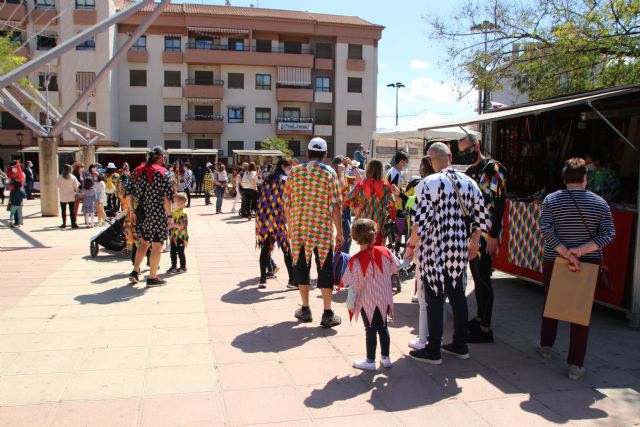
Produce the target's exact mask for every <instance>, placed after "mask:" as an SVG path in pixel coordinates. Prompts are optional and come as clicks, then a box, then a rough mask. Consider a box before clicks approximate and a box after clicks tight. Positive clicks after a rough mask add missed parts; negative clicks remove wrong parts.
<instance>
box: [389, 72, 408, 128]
mask: <svg viewBox="0 0 640 427" xmlns="http://www.w3.org/2000/svg"><path fill="white" fill-rule="evenodd" d="M387 87H395V88H396V126H398V89H400V88H401V87H405V85H403V84H402V83H400V82H395V83H389V84H388V85H387Z"/></svg>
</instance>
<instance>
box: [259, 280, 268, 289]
mask: <svg viewBox="0 0 640 427" xmlns="http://www.w3.org/2000/svg"><path fill="white" fill-rule="evenodd" d="M266 287H267V284H266V283H265V282H260V283H258V289H265V288H266Z"/></svg>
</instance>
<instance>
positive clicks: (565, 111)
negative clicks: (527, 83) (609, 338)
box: [441, 85, 640, 326]
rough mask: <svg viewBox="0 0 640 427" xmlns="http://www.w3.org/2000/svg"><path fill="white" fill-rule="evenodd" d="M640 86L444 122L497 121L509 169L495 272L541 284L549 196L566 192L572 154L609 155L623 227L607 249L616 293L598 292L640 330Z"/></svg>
mask: <svg viewBox="0 0 640 427" xmlns="http://www.w3.org/2000/svg"><path fill="white" fill-rule="evenodd" d="M639 101H640V85H633V86H628V87H622V88H609V89H606V90H600V91H594V92H589V93H582V94H577V95H572V96H567V97H561V98H555V99H552V100H545V101H539V102H535V103H528V104H523V105H519V106H513V107H510V108H506V109H501V110H497V111H495V112H489V113H486V114H484V115H482V116H474V117H472V118H468V119H462V120H460V121H458V122H449V123H443V124H441V126H453V125H457V124H470V123H482V122H487V123H491V128H490V132H491V141H492V143H491V144H489V145H488V146H485V149H486V150H487V151H488V152H489V154H490V155H491V156H492V157H493V158H495V159H497V160H499V161H500V162H501V163H502V164H504V165H505V166H506V167H507V169H508V170H509V174H508V180H507V189H508V201H507V207H506V210H505V214H504V218H503V230H504V231H503V235H502V241H501V245H500V251H499V254H498V255H497V256H496V258H495V260H494V268H496V269H498V270H501V271H504V272H507V273H510V274H513V275H515V276H518V277H521V278H524V279H527V280H531V281H535V282H540V281H541V280H542V258H543V241H542V236H541V234H540V231H539V228H538V219H539V217H540V204H541V202H542V200H543V198H544V196H545V195H547V194H549V193H551V192H553V191H556V190H558V189H560V188H563V187H564V185H563V183H562V178H561V170H562V164H563V162H564V160H566V159H568V158H571V157H591V156H595V155H597V154H594V153H596V152H597V153H601V154H599V155H603V156H606V158H607V159H608V163H609V165H608V167H609V169H611V171H612V173H614V174H615V175H616V177H617V179H618V180H619V183H620V191H618V192H616V193H615V194H614V193H612V194H608V195H604V197H605V199H607V200H608V201H609V203H610V207H611V212H612V215H613V219H614V224H615V227H616V236H617V237H616V239H615V241H614V242H613V243H612V244H611V245H609V246H608V247H606V248H605V250H604V263H605V265H607V266H608V267H609V271H610V272H611V279H612V289H598V290H597V292H596V300H597V301H598V302H600V303H603V304H606V305H609V306H612V307H616V308H619V309H623V310H626V311H627V312H628V313H629V317H630V319H631V324H632V325H633V326H639V325H640V253H639V251H638V250H637V248H638V245H639V244H640V233H638V230H637V221H638V218H637V213H638V187H639V174H640V171H639V166H638V165H639V159H640V155H639V149H640V109H639V108H638V107H637V106H638V102H639Z"/></svg>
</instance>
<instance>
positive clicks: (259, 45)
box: [256, 40, 271, 52]
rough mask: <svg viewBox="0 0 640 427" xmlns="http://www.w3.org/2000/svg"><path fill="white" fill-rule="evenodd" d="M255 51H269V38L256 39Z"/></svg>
mask: <svg viewBox="0 0 640 427" xmlns="http://www.w3.org/2000/svg"><path fill="white" fill-rule="evenodd" d="M256 52H271V40H256Z"/></svg>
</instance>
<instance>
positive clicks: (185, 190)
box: [184, 188, 191, 207]
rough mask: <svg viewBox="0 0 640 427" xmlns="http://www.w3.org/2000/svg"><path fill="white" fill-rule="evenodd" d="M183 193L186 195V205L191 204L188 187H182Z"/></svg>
mask: <svg viewBox="0 0 640 427" xmlns="http://www.w3.org/2000/svg"><path fill="white" fill-rule="evenodd" d="M184 194H186V195H187V207H189V206H191V190H190V189H188V188H185V189H184Z"/></svg>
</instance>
